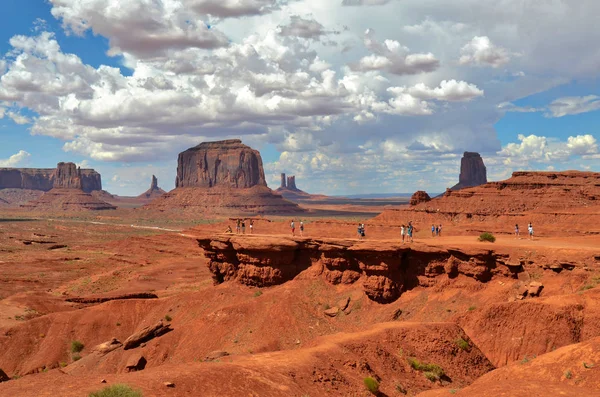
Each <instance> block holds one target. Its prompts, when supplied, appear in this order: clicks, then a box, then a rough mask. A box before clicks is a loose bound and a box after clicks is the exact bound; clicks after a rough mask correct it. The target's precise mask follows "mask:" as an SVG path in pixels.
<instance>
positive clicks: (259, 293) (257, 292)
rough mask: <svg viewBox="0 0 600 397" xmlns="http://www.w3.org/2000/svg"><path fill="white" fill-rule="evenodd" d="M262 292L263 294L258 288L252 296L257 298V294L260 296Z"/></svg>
mask: <svg viewBox="0 0 600 397" xmlns="http://www.w3.org/2000/svg"><path fill="white" fill-rule="evenodd" d="M262 294H263V293H262V291H261V290H258V291H256V292H255V293H254V297H255V298H258V297H259V296H261V295H262Z"/></svg>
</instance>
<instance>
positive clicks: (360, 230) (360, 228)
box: [356, 223, 363, 240]
mask: <svg viewBox="0 0 600 397" xmlns="http://www.w3.org/2000/svg"><path fill="white" fill-rule="evenodd" d="M356 232H357V234H358V239H359V240H362V235H363V233H362V225H361V224H360V223H359V224H358V228H357V230H356Z"/></svg>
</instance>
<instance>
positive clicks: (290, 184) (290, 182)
mask: <svg viewBox="0 0 600 397" xmlns="http://www.w3.org/2000/svg"><path fill="white" fill-rule="evenodd" d="M287 188H288V189H289V190H298V188H297V187H296V175H290V176H288V177H287Z"/></svg>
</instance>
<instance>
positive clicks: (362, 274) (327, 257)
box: [198, 236, 523, 303]
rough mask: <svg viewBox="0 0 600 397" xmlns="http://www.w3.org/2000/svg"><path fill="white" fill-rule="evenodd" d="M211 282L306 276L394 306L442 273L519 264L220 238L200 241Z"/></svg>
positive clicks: (448, 252)
mask: <svg viewBox="0 0 600 397" xmlns="http://www.w3.org/2000/svg"><path fill="white" fill-rule="evenodd" d="M198 244H199V245H200V247H201V248H203V250H204V255H205V256H206V257H207V258H208V259H209V262H208V267H209V269H210V271H211V272H212V274H213V279H214V282H215V283H217V284H218V283H222V282H225V281H230V280H231V281H237V282H239V283H242V284H245V285H251V286H257V287H266V286H271V285H276V284H282V283H284V282H286V281H289V280H291V279H293V278H295V277H296V276H298V275H299V274H300V273H302V272H305V271H308V272H310V273H311V275H312V276H321V277H323V278H324V279H325V280H327V281H328V282H329V283H331V284H353V283H356V282H361V283H362V286H363V289H364V291H365V293H366V294H367V296H368V297H369V298H370V299H372V300H374V301H377V302H380V303H389V302H393V301H395V300H396V299H398V297H400V295H401V294H402V292H404V291H406V290H410V289H412V288H414V287H416V286H418V285H422V286H431V285H433V284H435V282H436V281H435V279H436V278H437V277H438V276H440V275H443V274H446V275H447V276H448V277H450V278H455V277H457V276H458V275H459V274H462V275H465V276H468V277H472V278H474V279H476V280H478V281H481V282H486V281H489V280H490V279H491V278H492V277H493V276H494V275H495V274H502V275H504V276H513V277H516V275H517V273H519V272H521V271H522V270H523V269H522V267H521V265H519V264H517V265H511V264H509V263H507V260H506V258H505V257H502V256H499V255H496V254H495V253H494V252H493V251H490V250H486V249H471V250H468V251H460V250H457V249H447V248H442V247H429V246H413V247H410V248H409V247H407V246H405V245H400V244H395V243H389V242H385V243H382V242H356V241H353V240H338V239H305V238H293V237H279V238H274V237H269V238H263V237H248V236H244V238H241V237H238V236H219V237H213V238H200V239H198Z"/></svg>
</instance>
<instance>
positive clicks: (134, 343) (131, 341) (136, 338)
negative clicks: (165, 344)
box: [123, 320, 172, 350]
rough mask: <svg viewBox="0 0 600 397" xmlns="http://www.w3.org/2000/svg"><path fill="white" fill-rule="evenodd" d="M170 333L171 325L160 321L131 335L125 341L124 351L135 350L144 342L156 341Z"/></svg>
mask: <svg viewBox="0 0 600 397" xmlns="http://www.w3.org/2000/svg"><path fill="white" fill-rule="evenodd" d="M169 331H172V328H171V324H163V321H162V320H160V321H159V322H158V323H156V324H154V325H152V326H149V327H146V328H144V329H142V330H141V331H139V332H136V333H135V334H133V335H131V336H130V337H129V338H127V339H126V340H125V343H124V344H123V345H124V347H123V349H124V350H129V349H134V348H136V347H138V346H139V345H140V344H142V343H143V342H147V341H149V340H151V339H154V338H156V337H158V336H161V335H163V334H165V333H167V332H169Z"/></svg>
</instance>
